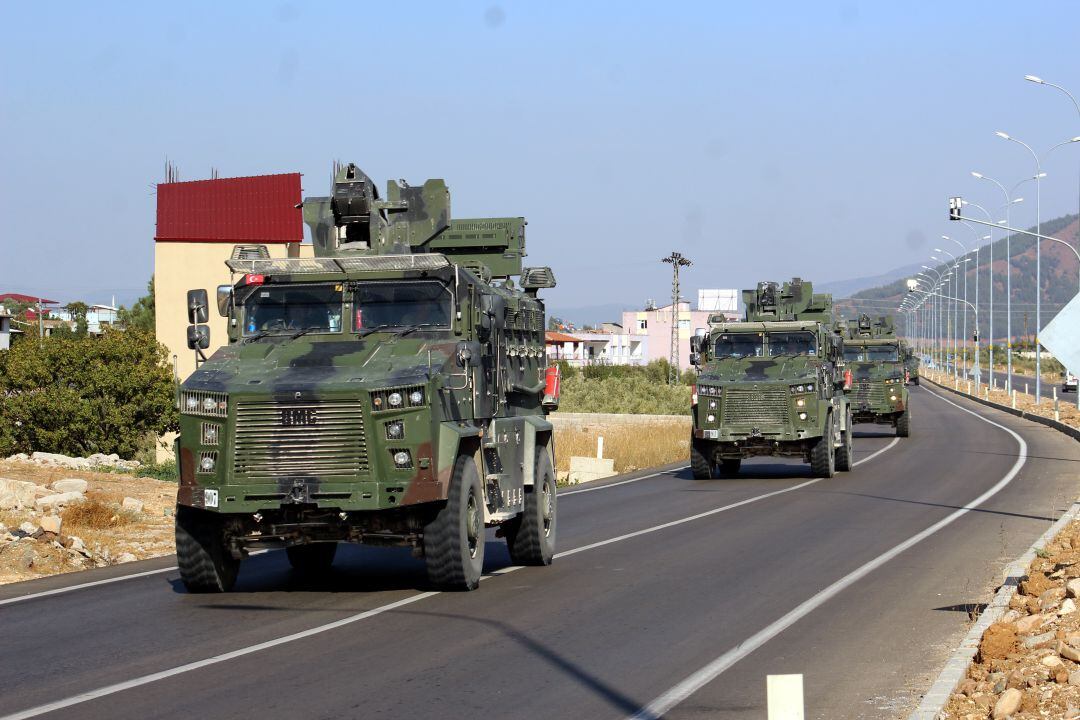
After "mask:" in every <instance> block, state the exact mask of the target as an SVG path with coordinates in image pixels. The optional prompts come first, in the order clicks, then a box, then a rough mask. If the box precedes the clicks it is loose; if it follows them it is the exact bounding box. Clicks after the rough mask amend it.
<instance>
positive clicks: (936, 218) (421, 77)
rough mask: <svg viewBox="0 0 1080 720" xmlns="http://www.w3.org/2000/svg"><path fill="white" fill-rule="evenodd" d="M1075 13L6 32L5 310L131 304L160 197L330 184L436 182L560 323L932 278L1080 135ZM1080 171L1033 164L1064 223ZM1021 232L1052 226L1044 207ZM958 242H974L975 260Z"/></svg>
mask: <svg viewBox="0 0 1080 720" xmlns="http://www.w3.org/2000/svg"><path fill="white" fill-rule="evenodd" d="M1078 15H1080V6H1077V5H1076V4H1075V3H1067V2H1030V3H1015V2H1012V3H1008V4H1006V3H990V2H953V3H948V4H941V3H929V2H926V3H881V2H866V3H852V2H841V3H835V2H821V3H803V2H798V3H796V2H790V3H746V4H740V5H738V6H736V5H734V4H720V3H700V4H696V3H695V4H690V3H688V4H681V5H680V4H676V3H628V2H619V3H609V4H595V5H593V4H585V3H577V2H543V3H541V2H520V3H518V2H508V3H502V4H499V5H495V4H492V3H475V4H474V3H467V2H456V3H452V2H446V3H435V2H431V3H397V2H384V3H381V4H376V3H371V2H365V3H356V2H348V3H339V4H336V3H314V2H303V3H301V2H295V3H284V4H275V3H259V2H251V3H230V2H220V1H219V2H212V3H202V2H185V3H136V2H131V3H110V2H95V3H62V2H57V3H27V2H22V3H19V2H5V3H3V4H2V5H0V138H2V140H0V217H2V218H3V220H2V222H3V225H2V226H0V246H2V248H0V249H2V254H0V291H22V292H28V293H38V292H40V293H44V294H46V295H49V296H51V297H54V298H56V299H59V300H69V299H75V298H81V299H85V300H87V301H90V302H100V301H107V300H108V299H109V297H110V296H111V295H112V294H114V293H115V294H117V295H118V296H119V299H120V300H121V301H125V302H130V300H131V299H132V298H133V297H135V296H137V295H138V294H139V291H140V290H141V289H142V288H143V287H144V285H145V283H146V280H147V279H148V278H149V276H150V274H151V272H152V267H153V248H152V240H151V238H152V237H153V234H154V195H153V186H154V183H155V182H157V181H159V180H161V179H162V176H163V166H164V160H165V157H166V156H168V157H169V158H171V159H172V160H174V161H175V162H176V163H177V164H178V165H179V167H180V170H181V175H182V178H183V179H189V180H191V179H199V178H204V177H207V176H208V175H209V172H210V168H211V167H212V166H213V167H217V168H218V169H219V170H220V171H221V174H222V175H223V176H229V175H249V174H259V173H271V172H287V171H301V172H303V173H304V174H305V178H304V189H305V192H307V193H309V194H314V195H320V194H325V193H326V192H327V189H328V179H329V172H330V166H331V162H332V161H333V160H334V159H335V158H336V159H341V160H346V161H354V162H356V163H358V164H359V165H361V166H362V167H363V168H364V169H365V170H366V171H367V172H368V173H369V174H371V175H372V176H373V177H375V178H377V179H378V180H379V182H380V183H382V182H384V181H385V180H386V179H387V178H390V177H393V178H399V177H401V178H406V179H408V180H410V181H411V182H419V181H422V180H423V179H424V178H427V177H444V178H446V179H447V181H448V182H449V183H450V186H451V189H452V192H453V211H454V214H455V215H456V216H458V217H466V216H474V215H484V214H488V215H519V214H520V215H525V216H526V217H528V218H529V221H530V225H529V231H530V234H529V248H530V258H529V260H530V262H531V263H534V264H549V265H552V266H553V267H555V269H556V272H557V274H558V278H559V287H558V288H557V289H556V290H554V291H552V292H550V293H549V298H551V304H552V305H554V306H556V307H575V306H586V305H593V304H605V303H614V304H625V305H637V304H640V303H642V302H643V301H644V300H645V299H646V298H650V297H653V298H662V297H664V296H665V295H666V294H668V292H669V275H668V267H667V266H664V265H661V264H660V263H659V262H658V260H659V258H660V257H661V256H663V255H666V254H667V253H668V252H670V251H671V250H680V251H682V252H683V253H684V254H686V255H688V256H690V257H691V258H692V259H693V260H694V266H693V267H692V268H690V270H689V272H687V274H686V285H687V289H688V290H689V291H691V292H692V291H693V289H694V288H697V287H740V288H741V287H747V286H749V285H751V284H752V283H753V282H755V281H756V280H758V279H765V278H772V279H783V278H787V277H790V276H791V275H801V276H803V277H805V278H810V279H816V280H837V279H843V278H848V277H854V276H860V275H868V274H876V273H878V272H881V271H885V270H889V269H892V268H895V267H897V266H900V265H905V264H908V263H911V262H917V261H920V260H922V259H925V257H926V256H927V255H928V254H929V252H930V248H932V247H933V245H934V244H936V243H937V242H938V241H937V238H938V236H939V235H940V234H941V233H943V232H946V233H947V232H950V231H951V232H953V233H957V234H959V235H962V234H963V233H967V232H968V231H966V230H964V229H963V228H962V227H958V226H956V225H955V224H954V225H953V226H949V225H948V224H947V221H946V220H945V217H946V198H947V197H948V196H949V195H950V194H964V195H965V196H968V197H970V198H971V199H972V200H975V201H977V202H980V203H982V204H987V205H989V204H995V203H998V199H999V197H1000V195H999V193H998V192H997V191H995V190H993V188H992V186H990V185H989V184H988V183H979V182H977V181H975V180H973V179H972V178H971V177H970V175H969V174H968V173H969V171H970V170H972V169H978V170H981V171H983V172H984V173H986V174H989V175H994V176H996V177H998V178H999V179H1002V180H1003V181H1007V182H1008V183H1009V184H1010V185H1011V184H1012V183H1013V182H1015V181H1017V180H1019V179H1020V178H1022V177H1023V176H1024V175H1025V174H1030V173H1032V167H1031V166H1032V162H1031V159H1030V156H1027V155H1026V151H1024V149H1023V148H1022V147H1020V146H1018V145H1015V144H1013V143H1007V142H1005V141H1002V140H1000V139H998V138H996V137H994V135H993V131H994V130H998V129H1001V130H1005V131H1007V132H1009V133H1011V134H1013V135H1015V136H1017V137H1019V138H1021V139H1024V140H1025V141H1027V142H1029V143H1030V144H1032V145H1033V146H1034V147H1036V148H1037V149H1040V150H1041V149H1045V148H1047V147H1049V146H1051V145H1053V144H1055V143H1057V142H1059V141H1060V140H1063V139H1065V138H1067V137H1072V136H1076V135H1080V118H1078V117H1077V113H1076V111H1075V110H1074V109H1073V107H1072V105H1071V104H1070V103H1069V100H1068V98H1067V97H1065V96H1064V95H1062V94H1060V93H1058V92H1056V91H1054V90H1051V89H1049V88H1045V87H1039V86H1036V85H1034V84H1032V83H1028V82H1024V81H1023V79H1022V78H1023V76H1024V74H1026V73H1034V74H1036V75H1041V76H1042V77H1044V78H1046V79H1048V80H1053V81H1055V82H1058V83H1060V84H1062V85H1064V86H1066V87H1068V88H1070V89H1072V90H1074V91H1076V92H1078V93H1080V63H1078V62H1077V42H1078V37H1077V28H1078V27H1080V22H1078V19H1080V18H1078ZM1078 164H1080V143H1077V145H1075V146H1071V147H1064V148H1061V149H1059V150H1057V151H1055V153H1054V154H1053V155H1051V156H1050V158H1049V160H1048V161H1047V162H1046V163H1045V167H1044V169H1045V170H1046V172H1048V173H1049V176H1048V177H1047V179H1046V181H1045V182H1044V184H1043V201H1042V205H1043V217H1045V218H1050V217H1054V216H1057V215H1060V214H1063V213H1066V212H1076V210H1077V202H1078V200H1077V193H1078V187H1077V185H1078V176H1077V169H1078ZM1023 194H1024V195H1025V197H1027V198H1028V201H1027V202H1025V204H1024V205H1023V206H1022V210H1020V211H1018V212H1016V213H1014V221H1015V222H1016V223H1018V224H1021V225H1023V224H1032V223H1033V222H1034V191H1033V188H1031V187H1030V186H1028V188H1027V189H1026V190H1025V192H1024V193H1023ZM968 234H969V235H970V233H968Z"/></svg>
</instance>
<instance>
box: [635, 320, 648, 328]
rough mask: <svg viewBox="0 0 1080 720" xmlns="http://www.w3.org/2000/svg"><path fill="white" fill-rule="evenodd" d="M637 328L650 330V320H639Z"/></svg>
mask: <svg viewBox="0 0 1080 720" xmlns="http://www.w3.org/2000/svg"><path fill="white" fill-rule="evenodd" d="M637 329H638V330H648V329H649V321H648V320H638V321H637Z"/></svg>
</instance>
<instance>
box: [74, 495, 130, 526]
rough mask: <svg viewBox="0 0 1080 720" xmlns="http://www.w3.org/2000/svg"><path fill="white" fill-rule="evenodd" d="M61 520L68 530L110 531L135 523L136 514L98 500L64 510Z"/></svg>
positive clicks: (92, 499) (93, 499) (87, 501)
mask: <svg viewBox="0 0 1080 720" xmlns="http://www.w3.org/2000/svg"><path fill="white" fill-rule="evenodd" d="M60 519H61V520H62V521H63V524H64V527H66V528H85V529H90V530H108V529H110V528H116V527H121V526H123V525H130V524H132V523H133V522H135V520H136V518H135V515H134V513H131V512H128V511H127V510H121V509H120V508H118V507H116V506H115V505H108V504H106V503H103V502H101V501H100V500H98V499H96V498H88V499H87V500H86V501H85V502H81V503H75V504H74V505H69V506H67V507H66V508H64V509H63V511H62V512H61V513H60Z"/></svg>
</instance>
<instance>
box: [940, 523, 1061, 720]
mask: <svg viewBox="0 0 1080 720" xmlns="http://www.w3.org/2000/svg"><path fill="white" fill-rule="evenodd" d="M1078 605H1080V521H1077V522H1073V523H1071V524H1070V525H1069V526H1068V527H1066V528H1065V529H1064V530H1062V531H1061V533H1059V534H1058V536H1057V537H1056V538H1055V539H1054V540H1053V542H1051V543H1050V544H1049V545H1048V546H1047V547H1046V548H1043V549H1042V550H1040V551H1039V554H1038V557H1036V558H1035V559H1034V560H1033V561H1032V563H1031V566H1030V567H1029V568H1028V574H1027V576H1026V578H1025V579H1024V580H1023V581H1022V582H1021V583H1020V585H1019V589H1018V592H1017V594H1016V595H1015V597H1013V600H1012V602H1011V604H1010V606H1009V610H1008V611H1007V612H1006V613H1005V614H1004V615H1003V616H1002V618H1001V620H1000V621H998V622H996V623H994V624H993V625H991V626H990V627H989V628H987V630H986V632H985V633H984V634H983V637H982V641H981V642H980V644H979V653H978V655H977V656H976V657H975V661H974V662H973V663H972V664H971V666H970V667H969V668H968V673H967V678H966V679H965V680H964V681H963V682H961V683H960V685H959V687H958V688H957V690H956V692H954V693H953V696H952V698H951V699H950V700H949V703H948V705H947V706H946V713H945V716H944V717H946V718H948V720H975V719H976V718H979V719H980V720H981V719H982V718H1006V717H1007V718H1012V719H1013V720H1034V719H1035V718H1039V719H1040V720H1043V719H1045V718H1060V719H1071V720H1076V719H1077V718H1080V610H1078Z"/></svg>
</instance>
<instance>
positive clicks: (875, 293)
mask: <svg viewBox="0 0 1080 720" xmlns="http://www.w3.org/2000/svg"><path fill="white" fill-rule="evenodd" d="M1077 220H1078V216H1077V215H1066V216H1064V217H1059V218H1055V219H1053V220H1047V221H1045V222H1043V223H1042V234H1043V235H1049V236H1051V237H1055V238H1058V239H1060V240H1063V241H1065V242H1066V243H1069V244H1070V245H1073V246H1075V244H1076V243H1077V232H1078V230H1080V222H1077ZM1030 230H1031V231H1033V232H1034V230H1035V228H1034V227H1032V228H1030ZM1009 243H1010V244H1011V247H1010V251H1011V260H1010V262H1009V263H1008V267H1009V268H1011V273H1012V310H1013V317H1012V330H1013V336H1014V338H1017V339H1018V340H1022V339H1023V338H1024V337H1025V335H1026V336H1031V335H1032V334H1034V332H1035V238H1033V237H1031V236H1030V235H1023V234H1020V233H1015V234H1013V235H1012V236H1011V238H1009ZM1005 252H1006V239H1005V238H1002V239H1000V240H997V241H995V242H994V244H993V246H990V245H983V246H982V247H981V248H979V251H978V258H977V260H978V267H977V268H976V267H975V265H976V253H974V252H972V253H968V255H966V256H964V257H970V258H971V261H970V262H968V264H967V267H968V270H967V299H968V301H969V302H971V303H974V302H975V295H976V288H975V286H976V282H978V296H979V303H978V307H979V330H980V336H981V337H983V338H986V337H989V325H990V287H991V285H990V280H991V278H990V276H991V268H990V257H991V254H992V255H993V259H994V262H993V270H992V274H993V299H994V313H993V314H994V338H995V340H996V341H998V342H1002V341H1004V340H1005V337H1006V334H1005V327H1006V320H1007V316H1006V312H1005V308H1006V303H1005V285H1006V279H1007V277H1008V275H1007V270H1006V267H1007V266H1006V261H1005ZM1041 252H1042V324H1043V326H1045V325H1046V324H1047V323H1048V322H1050V320H1051V319H1053V317H1054V315H1056V314H1057V312H1058V310H1060V309H1061V308H1062V307H1064V306H1065V304H1066V303H1068V302H1069V301H1070V300H1072V298H1073V297H1074V296H1075V295H1076V291H1077V272H1078V271H1080V269H1078V268H1077V260H1076V255H1075V254H1074V253H1073V252H1072V251H1071V250H1070V249H1069V248H1067V247H1065V246H1064V245H1062V244H1061V243H1057V242H1054V241H1052V240H1043V241H1042V247H1041ZM960 259H961V260H962V259H963V258H960ZM947 267H948V266H947V265H945V264H942V265H939V266H938V267H936V268H935V270H936V271H937V272H945V270H946V269H947ZM908 277H910V275H900V276H899V277H897V278H896V279H894V280H892V281H890V282H886V283H882V284H880V285H878V286H876V287H872V288H867V289H864V290H861V291H858V292H856V293H855V294H853V295H851V296H849V299H846V300H842V301H840V302H837V304H836V305H837V308H838V309H839V310H840V311H841V312H842V313H843V314H844V316H845V317H848V318H851V317H856V316H857V315H858V314H860V313H863V312H865V313H868V314H871V315H883V314H895V313H896V307H897V306H898V305H899V304H900V301H901V300H902V299H903V298H904V296H906V295H907V292H908V290H907V286H906V284H905V281H906V279H907V278H908ZM958 285H959V291H958V292H959V295H958V297H961V298H963V297H964V276H963V275H961V276H959V278H958ZM841 297H842V296H841ZM969 318H970V319H969V320H968V327H969V330H970V329H972V326H973V325H974V318H973V316H970V315H969ZM902 326H903V318H900V317H898V318H897V328H898V329H900V328H902Z"/></svg>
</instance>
